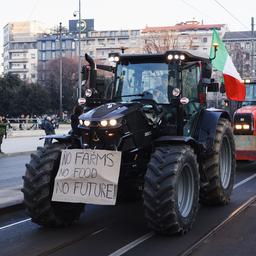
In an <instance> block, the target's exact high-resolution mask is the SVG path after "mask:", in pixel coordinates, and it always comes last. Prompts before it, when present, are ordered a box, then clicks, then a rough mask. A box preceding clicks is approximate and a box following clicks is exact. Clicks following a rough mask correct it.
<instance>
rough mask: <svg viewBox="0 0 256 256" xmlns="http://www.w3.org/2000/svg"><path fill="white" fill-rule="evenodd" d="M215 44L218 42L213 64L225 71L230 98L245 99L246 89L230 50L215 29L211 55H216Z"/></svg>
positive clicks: (224, 75)
mask: <svg viewBox="0 0 256 256" xmlns="http://www.w3.org/2000/svg"><path fill="white" fill-rule="evenodd" d="M214 44H218V48H217V49H218V50H217V52H216V58H215V59H213V60H212V65H213V67H214V68H216V69H217V70H218V71H221V72H222V73H223V78H224V83H225V89H226V94H227V97H228V99H230V100H235V101H244V98H245V94H246V90H245V85H244V84H243V82H242V79H241V77H240V75H239V74H238V72H237V70H236V68H235V66H234V64H233V62H232V59H231V57H230V56H229V54H228V51H227V49H226V47H225V45H224V43H223V42H222V41H221V39H220V37H219V34H218V32H217V31H216V30H215V29H214V30H213V35H212V47H211V53H210V57H211V58H213V57H214Z"/></svg>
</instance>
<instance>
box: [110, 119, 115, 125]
mask: <svg viewBox="0 0 256 256" xmlns="http://www.w3.org/2000/svg"><path fill="white" fill-rule="evenodd" d="M109 124H110V125H111V126H116V125H117V121H116V119H110V120H109Z"/></svg>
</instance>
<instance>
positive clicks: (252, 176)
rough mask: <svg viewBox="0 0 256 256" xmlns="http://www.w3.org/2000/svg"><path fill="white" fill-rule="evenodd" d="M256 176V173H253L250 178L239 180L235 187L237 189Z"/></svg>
mask: <svg viewBox="0 0 256 256" xmlns="http://www.w3.org/2000/svg"><path fill="white" fill-rule="evenodd" d="M255 177H256V173H255V174H253V175H251V176H249V177H248V178H246V179H244V180H242V181H240V182H238V183H237V184H236V185H234V189H236V188H237V187H240V186H242V185H243V184H244V183H246V182H248V181H250V180H252V179H254V178H255Z"/></svg>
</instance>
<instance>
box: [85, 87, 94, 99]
mask: <svg viewBox="0 0 256 256" xmlns="http://www.w3.org/2000/svg"><path fill="white" fill-rule="evenodd" d="M85 96H86V97H88V98H90V97H91V96H92V90H91V89H86V91H85Z"/></svg>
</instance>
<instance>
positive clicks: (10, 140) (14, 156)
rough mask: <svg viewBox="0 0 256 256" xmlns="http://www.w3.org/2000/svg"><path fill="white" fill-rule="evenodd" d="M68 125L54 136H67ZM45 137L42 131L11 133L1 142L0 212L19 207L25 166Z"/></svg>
mask: <svg viewBox="0 0 256 256" xmlns="http://www.w3.org/2000/svg"><path fill="white" fill-rule="evenodd" d="M69 130H70V125H61V126H60V128H59V129H57V130H56V131H55V132H56V134H67V133H68V131H69ZM44 135H45V133H44V131H43V130H22V131H20V130H18V131H12V132H11V134H9V137H7V138H6V139H4V140H3V144H2V151H3V152H4V154H0V169H1V173H0V211H1V210H3V209H5V208H7V207H8V208H9V207H12V206H15V205H21V204H22V202H23V194H22V192H21V191H20V190H21V187H22V183H23V180H22V176H23V175H24V174H25V169H26V168H25V164H26V163H27V162H29V160H30V153H32V152H34V151H36V149H37V147H39V146H43V144H44V140H43V139H42V140H40V139H39V138H40V137H43V136H44Z"/></svg>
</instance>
